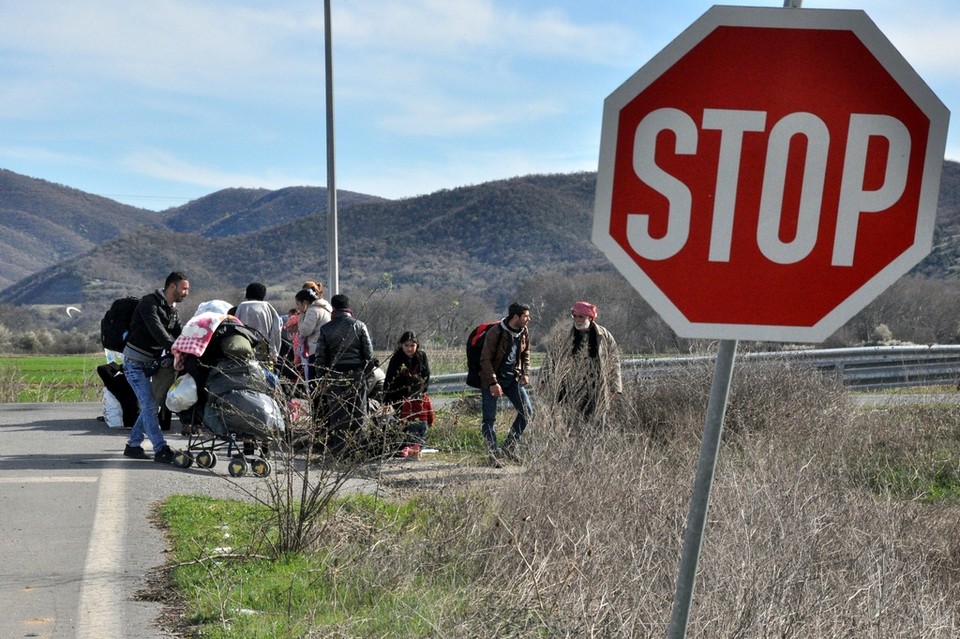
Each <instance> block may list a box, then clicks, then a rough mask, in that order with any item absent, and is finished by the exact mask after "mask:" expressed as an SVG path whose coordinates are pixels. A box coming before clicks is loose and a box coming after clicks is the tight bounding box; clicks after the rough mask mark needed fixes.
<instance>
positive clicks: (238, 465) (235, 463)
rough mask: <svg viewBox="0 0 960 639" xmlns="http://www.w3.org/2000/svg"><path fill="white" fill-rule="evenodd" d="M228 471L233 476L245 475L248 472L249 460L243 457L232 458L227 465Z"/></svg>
mask: <svg viewBox="0 0 960 639" xmlns="http://www.w3.org/2000/svg"><path fill="white" fill-rule="evenodd" d="M227 471H228V472H229V473H230V476H231V477H243V476H244V475H246V474H247V460H246V459H244V458H243V457H232V458H230V464H229V465H227Z"/></svg>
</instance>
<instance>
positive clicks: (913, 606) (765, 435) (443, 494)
mask: <svg viewBox="0 0 960 639" xmlns="http://www.w3.org/2000/svg"><path fill="white" fill-rule="evenodd" d="M711 374H712V369H711V368H710V367H704V368H702V369H690V370H686V371H683V372H679V373H677V374H676V375H675V376H674V377H672V378H669V379H657V380H652V379H641V380H636V382H632V383H631V384H629V385H628V387H627V389H626V392H625V394H624V396H623V397H621V398H620V399H619V400H618V403H617V404H616V406H615V409H614V411H613V412H612V414H611V415H610V419H609V420H608V422H607V425H606V427H604V428H603V429H598V428H596V427H594V428H586V429H585V428H583V427H582V426H577V425H575V424H572V423H571V422H570V420H569V419H568V418H567V417H565V416H564V415H563V413H562V412H561V411H559V410H558V409H557V407H555V406H550V405H549V404H545V403H543V402H542V401H541V402H540V404H539V405H538V407H537V414H536V415H535V417H534V420H533V422H532V423H531V425H530V427H529V430H528V436H527V439H526V443H527V452H526V458H525V463H524V464H523V465H522V466H521V467H512V471H511V472H498V473H497V474H496V475H495V476H489V475H485V476H484V477H482V478H480V477H478V472H479V471H480V470H481V469H479V468H478V467H477V466H476V465H474V464H473V463H471V462H464V463H462V464H460V465H461V466H462V467H461V468H460V471H459V472H462V473H463V477H462V479H463V481H461V482H459V483H458V482H457V481H456V477H454V476H453V475H455V471H451V473H450V474H449V476H448V475H445V476H444V477H442V478H434V479H435V480H436V481H434V482H432V483H430V485H429V487H425V488H424V489H423V490H421V491H404V496H405V498H409V497H410V495H411V494H413V495H414V497H413V498H412V499H404V501H403V503H402V504H401V505H389V507H388V508H384V506H388V504H386V503H384V502H382V501H381V500H380V498H371V500H369V503H367V502H361V503H362V504H366V506H363V507H357V505H356V502H347V505H348V506H349V505H350V504H353V506H350V507H349V508H346V509H344V506H343V505H342V504H340V502H333V501H327V502H325V504H326V505H327V506H331V507H332V508H333V514H332V515H331V517H332V519H330V520H326V521H323V522H319V524H318V525H319V527H318V528H316V531H319V532H321V533H322V534H321V535H320V536H319V537H315V536H311V539H313V538H316V541H318V542H319V544H320V547H319V549H318V552H313V553H311V557H312V559H313V561H316V562H319V565H318V566H317V567H315V568H313V569H311V570H310V571H308V572H309V575H308V576H309V577H310V579H311V580H312V581H311V584H310V588H309V592H310V593H318V592H323V593H326V594H325V595H323V596H319V597H318V599H317V601H316V602H315V603H309V604H307V605H306V607H307V608H308V610H311V611H312V612H310V614H308V615H307V616H306V618H304V617H298V621H296V623H295V624H294V626H295V627H297V628H301V630H295V631H291V632H290V633H286V634H284V633H281V632H280V631H272V632H274V633H275V634H274V635H273V636H302V637H444V638H461V637H462V638H479V637H484V638H486V637H498V638H527V637H529V638H534V637H536V638H542V637H570V638H574V637H576V638H581V637H603V638H612V639H617V638H646V637H663V636H666V633H667V624H668V622H669V618H670V611H671V606H672V599H673V594H674V588H675V584H676V577H677V570H678V563H679V556H680V549H681V545H682V541H683V533H684V521H685V518H686V515H687V509H688V506H689V497H690V492H691V488H692V484H693V478H694V474H695V467H696V463H697V456H698V451H699V444H700V442H699V436H700V433H701V431H702V429H703V420H704V413H705V411H706V402H707V395H708V392H709V386H710V377H711ZM543 396H544V395H543V394H541V397H543ZM511 416H512V415H511V412H510V411H505V412H504V413H503V414H502V415H501V419H509V418H510V417H511ZM958 422H960V409H956V408H943V407H912V408H908V409H903V410H896V411H872V412H866V413H864V412H861V411H858V410H857V409H856V408H855V407H854V406H853V405H852V404H851V403H850V400H849V398H848V395H847V393H846V392H845V391H844V390H843V389H842V388H840V387H838V386H835V385H833V384H831V383H830V382H829V381H828V380H825V379H824V378H822V377H821V376H819V375H817V374H815V373H812V372H809V371H803V370H791V369H789V368H788V367H787V366H786V364H783V363H780V364H776V363H774V364H763V365H761V364H757V365H751V366H738V367H737V368H736V369H735V371H734V382H733V387H732V391H731V397H730V403H729V406H728V410H727V419H726V430H725V435H724V441H723V444H722V446H721V450H720V456H719V463H718V466H717V472H716V478H715V483H714V488H713V501H712V505H711V508H710V512H709V516H708V523H707V529H706V533H705V538H704V546H703V550H702V554H701V560H700V572H699V578H698V583H697V588H696V592H695V598H694V602H693V608H692V610H691V617H690V623H689V628H688V633H687V636H688V637H691V638H703V639H707V638H709V639H735V638H736V639H767V638H769V637H780V638H798V639H799V638H803V639H806V638H810V637H815V638H817V639H820V638H841V637H842V638H851V639H854V638H855V639H891V638H896V639H918V638H920V639H948V638H953V637H957V636H960V617H958V612H960V610H958V601H960V541H958V535H957V528H958V523H960V500H958V499H957V498H956V497H955V496H952V495H951V494H949V493H944V494H936V492H935V489H938V488H943V487H944V486H949V485H951V484H950V481H951V480H956V481H954V482H953V484H952V485H954V486H960V480H958V477H960V472H957V468H958V460H960V435H958V430H957V425H958ZM466 459H467V458H466V457H464V460H466ZM913 478H919V480H916V481H915V480H914V479H913ZM301 479H305V478H301ZM938 482H939V483H938ZM321 484H322V482H320V484H318V485H321ZM317 494H323V495H326V494H327V493H325V492H323V491H320V492H318V493H317ZM304 499H305V498H304V497H303V496H302V494H301V495H300V496H299V498H298V496H297V495H294V494H290V493H283V492H277V493H275V494H274V501H276V503H277V504H287V505H290V506H292V505H293V504H299V503H301V500H304ZM306 501H307V502H309V501H310V500H309V499H306ZM335 503H336V504H337V505H335ZM394 508H395V509H394ZM276 512H278V513H286V512H288V511H285V510H284V509H282V508H279V509H277V510H276ZM288 515H289V516H287V517H286V518H285V519H282V521H281V522H280V524H281V525H284V524H286V525H289V524H290V523H291V522H299V521H300V520H299V519H297V516H295V515H296V514H295V513H294V512H293V511H292V510H291V511H289V513H288ZM301 572H302V571H301ZM258 575H259V577H258V578H259V579H263V578H264V577H263V575H262V573H258ZM294 575H299V572H296V573H291V576H290V577H289V580H291V581H292V580H293V579H294ZM244 592H246V591H244ZM331 607H332V609H333V610H332V609H331ZM296 624H303V625H296ZM278 633H279V634H278ZM231 636H254V635H250V634H248V635H240V634H235V635H231Z"/></svg>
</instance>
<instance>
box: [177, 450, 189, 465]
mask: <svg viewBox="0 0 960 639" xmlns="http://www.w3.org/2000/svg"><path fill="white" fill-rule="evenodd" d="M173 465H174V466H176V467H177V468H190V467H191V466H193V455H191V454H190V453H189V452H187V451H185V450H178V451H177V452H176V453H175V454H174V456H173Z"/></svg>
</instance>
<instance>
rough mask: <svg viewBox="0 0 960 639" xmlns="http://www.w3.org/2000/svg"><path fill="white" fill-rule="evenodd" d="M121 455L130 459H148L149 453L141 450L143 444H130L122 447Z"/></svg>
mask: <svg viewBox="0 0 960 639" xmlns="http://www.w3.org/2000/svg"><path fill="white" fill-rule="evenodd" d="M123 456H124V457H130V458H131V459H150V455H148V454H147V451H145V450H143V446H131V445H130V444H127V445H126V446H125V447H124V449H123Z"/></svg>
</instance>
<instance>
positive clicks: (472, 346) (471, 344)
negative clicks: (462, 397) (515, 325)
mask: <svg viewBox="0 0 960 639" xmlns="http://www.w3.org/2000/svg"><path fill="white" fill-rule="evenodd" d="M497 324H499V322H487V323H486V324H481V325H480V326H478V327H476V328H475V329H473V330H472V331H470V335H468V336H467V386H472V387H473V388H480V355H481V354H482V353H483V338H484V337H486V336H487V331H489V330H490V328H491V327H492V326H496V325H497Z"/></svg>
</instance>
